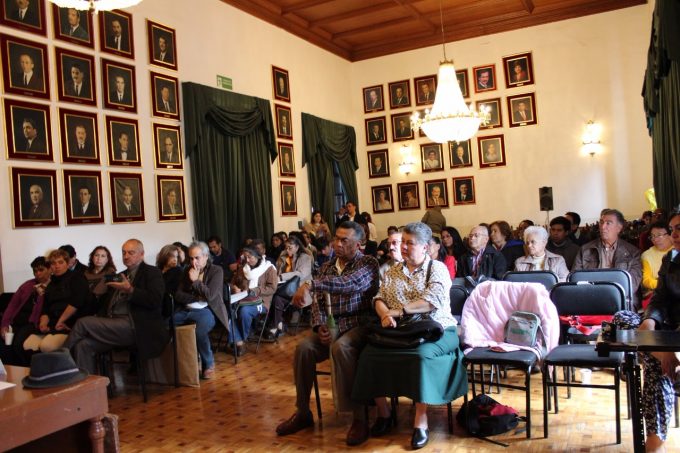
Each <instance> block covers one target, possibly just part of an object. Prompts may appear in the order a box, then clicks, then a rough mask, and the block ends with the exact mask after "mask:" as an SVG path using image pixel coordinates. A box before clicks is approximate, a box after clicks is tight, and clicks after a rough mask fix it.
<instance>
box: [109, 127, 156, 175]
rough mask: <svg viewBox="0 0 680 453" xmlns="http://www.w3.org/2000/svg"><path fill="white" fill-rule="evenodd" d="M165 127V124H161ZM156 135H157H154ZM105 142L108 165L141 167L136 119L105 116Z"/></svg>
mask: <svg viewBox="0 0 680 453" xmlns="http://www.w3.org/2000/svg"><path fill="white" fill-rule="evenodd" d="M163 127H167V126H163ZM155 136H156V137H157V135H155ZM106 144H107V149H108V154H109V165H120V166H122V167H141V166H142V158H141V152H140V148H139V134H138V133H137V120H132V119H129V118H120V117H115V116H108V115H107V116H106Z"/></svg>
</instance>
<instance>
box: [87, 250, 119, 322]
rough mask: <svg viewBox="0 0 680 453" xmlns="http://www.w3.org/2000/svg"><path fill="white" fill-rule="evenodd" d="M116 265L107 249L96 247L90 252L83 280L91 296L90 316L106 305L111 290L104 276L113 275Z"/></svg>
mask: <svg viewBox="0 0 680 453" xmlns="http://www.w3.org/2000/svg"><path fill="white" fill-rule="evenodd" d="M115 273H116V265H115V263H114V262H113V257H112V256H111V252H110V251H109V249H108V248H106V247H104V246H103V245H98V246H97V247H95V248H94V250H92V252H90V261H89V263H88V265H87V270H85V273H84V275H85V279H86V280H87V283H88V285H89V287H90V293H92V295H93V298H94V299H93V301H92V302H93V303H92V306H91V308H90V310H89V311H90V313H91V314H96V313H98V312H99V311H100V310H102V309H103V308H104V307H106V306H107V305H108V302H109V298H110V296H111V294H113V290H109V287H108V286H107V285H106V280H105V279H104V276H105V275H109V274H115Z"/></svg>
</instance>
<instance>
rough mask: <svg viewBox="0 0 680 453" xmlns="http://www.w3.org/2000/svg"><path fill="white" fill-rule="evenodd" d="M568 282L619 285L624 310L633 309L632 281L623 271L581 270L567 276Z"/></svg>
mask: <svg viewBox="0 0 680 453" xmlns="http://www.w3.org/2000/svg"><path fill="white" fill-rule="evenodd" d="M567 281H568V282H614V283H618V284H619V285H621V288H623V293H624V296H625V301H624V305H623V307H624V309H625V310H632V309H633V280H632V279H631V277H630V274H629V273H628V271H624V270H623V269H581V270H578V271H573V272H571V273H570V274H569V275H568V276H567Z"/></svg>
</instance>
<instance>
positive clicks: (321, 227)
mask: <svg viewBox="0 0 680 453" xmlns="http://www.w3.org/2000/svg"><path fill="white" fill-rule="evenodd" d="M305 231H307V232H308V233H311V234H313V235H314V237H315V238H316V239H319V238H326V239H330V238H331V229H330V228H329V227H328V224H327V223H326V221H325V220H324V219H323V216H322V215H321V213H320V212H319V211H316V212H314V213H312V221H311V222H309V223H308V224H306V225H305Z"/></svg>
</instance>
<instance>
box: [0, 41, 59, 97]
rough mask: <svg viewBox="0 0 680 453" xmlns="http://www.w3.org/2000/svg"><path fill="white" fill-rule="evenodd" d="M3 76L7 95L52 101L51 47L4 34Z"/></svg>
mask: <svg viewBox="0 0 680 453" xmlns="http://www.w3.org/2000/svg"><path fill="white" fill-rule="evenodd" d="M0 46H1V49H2V53H1V55H2V61H3V63H4V64H3V65H2V76H3V82H4V83H3V85H4V88H5V92H6V93H11V94H21V95H23V96H31V97H34V98H41V99H49V98H50V81H49V70H48V68H49V67H50V64H49V59H48V56H47V46H46V45H45V44H40V43H37V42H31V41H26V40H25V39H20V38H15V37H14V36H9V35H5V34H0Z"/></svg>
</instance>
